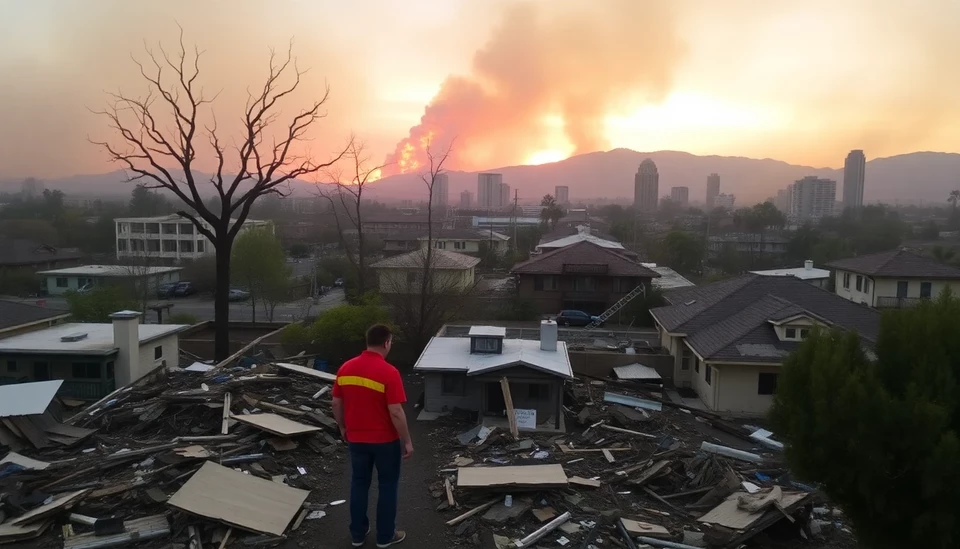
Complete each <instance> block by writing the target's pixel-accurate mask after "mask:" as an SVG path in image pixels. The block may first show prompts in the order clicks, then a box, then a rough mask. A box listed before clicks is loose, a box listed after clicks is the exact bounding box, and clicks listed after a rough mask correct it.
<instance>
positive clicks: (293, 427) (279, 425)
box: [233, 414, 320, 437]
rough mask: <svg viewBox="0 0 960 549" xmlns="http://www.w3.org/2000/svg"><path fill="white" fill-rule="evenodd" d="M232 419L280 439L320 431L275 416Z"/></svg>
mask: <svg viewBox="0 0 960 549" xmlns="http://www.w3.org/2000/svg"><path fill="white" fill-rule="evenodd" d="M233 419H235V420H237V421H239V422H241V423H246V424H247V425H251V426H253V427H256V428H257V429H260V430H263V431H266V432H268V433H272V434H274V435H278V436H282V437H290V436H294V435H302V434H304V433H313V432H315V431H319V430H320V427H315V426H313V425H307V424H305V423H300V422H299V421H293V420H290V419H287V418H285V417H283V416H278V415H277V414H250V415H236V416H233Z"/></svg>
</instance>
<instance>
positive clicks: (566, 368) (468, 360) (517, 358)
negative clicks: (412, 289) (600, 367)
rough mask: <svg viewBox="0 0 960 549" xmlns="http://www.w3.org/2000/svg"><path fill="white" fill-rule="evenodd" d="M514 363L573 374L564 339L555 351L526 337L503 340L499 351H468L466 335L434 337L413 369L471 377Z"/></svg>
mask: <svg viewBox="0 0 960 549" xmlns="http://www.w3.org/2000/svg"><path fill="white" fill-rule="evenodd" d="M516 365H520V366H526V367H528V368H532V369H534V370H540V371H542V372H546V373H548V374H553V375H556V376H559V377H563V378H572V377H573V368H571V367H570V357H569V355H567V344H566V343H565V342H563V341H558V342H557V350H556V351H544V350H542V349H541V348H540V342H539V341H537V340H529V339H504V340H503V353H502V354H492V353H473V354H471V353H470V338H468V337H434V338H432V339H430V343H428V344H427V347H426V348H425V349H424V350H423V353H421V354H420V358H418V359H417V363H416V364H415V365H414V367H413V369H414V370H419V371H426V372H464V373H466V374H467V375H468V376H473V375H478V374H483V373H486V372H492V371H496V370H500V369H503V368H508V367H510V366H516Z"/></svg>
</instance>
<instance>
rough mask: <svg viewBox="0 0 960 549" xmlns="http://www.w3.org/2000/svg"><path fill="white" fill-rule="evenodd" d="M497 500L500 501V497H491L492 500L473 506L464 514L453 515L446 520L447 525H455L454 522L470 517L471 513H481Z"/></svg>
mask: <svg viewBox="0 0 960 549" xmlns="http://www.w3.org/2000/svg"><path fill="white" fill-rule="evenodd" d="M499 501H500V498H496V499H492V500H490V501H488V502H486V503H484V504H483V505H479V506H477V507H474V508H473V509H470V510H469V511H467V512H466V513H464V514H462V515H460V516H458V517H454V518H452V519H450V520H448V521H447V526H454V525H456V524H459V523H461V522H463V521H465V520H467V519H468V518H470V517H472V516H473V515H476V514H478V513H482V512H484V511H486V510H487V509H489V508H491V507H493V506H494V504H496V503H498V502H499Z"/></svg>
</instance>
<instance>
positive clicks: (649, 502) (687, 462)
mask: <svg viewBox="0 0 960 549" xmlns="http://www.w3.org/2000/svg"><path fill="white" fill-rule="evenodd" d="M564 404H565V405H564V412H565V414H566V418H565V419H566V425H567V433H565V434H557V433H536V432H534V433H531V432H526V433H523V434H522V436H521V438H520V440H515V439H514V438H513V437H512V436H511V435H510V433H509V432H506V431H504V430H500V431H497V430H494V431H493V432H489V433H488V432H485V429H481V428H480V427H474V428H473V429H467V430H464V428H463V427H464V425H469V423H468V421H470V420H471V419H473V420H475V417H471V416H470V415H469V414H466V413H462V414H461V413H458V411H456V410H455V411H453V412H452V413H451V414H450V416H448V417H445V418H443V419H442V420H438V422H437V423H438V427H437V429H436V431H435V433H434V436H435V441H436V444H437V449H436V451H437V453H438V458H439V461H440V463H442V465H441V468H440V470H439V471H438V478H439V480H438V481H437V482H435V483H434V484H432V485H431V486H430V487H429V490H430V492H431V494H432V495H433V496H434V497H435V498H437V500H438V503H441V504H440V505H439V506H438V510H439V511H440V512H442V513H443V514H444V515H445V516H448V517H449V520H448V522H447V524H448V525H449V526H450V527H451V528H456V535H458V536H461V538H460V541H461V542H462V543H463V544H464V545H473V544H476V543H481V544H484V543H486V544H488V545H484V546H485V547H486V546H490V547H493V546H496V547H499V548H505V547H527V546H534V545H536V546H537V547H582V548H595V549H597V548H603V547H674V548H682V549H687V548H690V547H708V548H734V547H740V546H744V545H745V544H746V545H748V546H750V545H752V546H762V547H776V546H777V544H778V543H782V544H784V545H783V547H796V545H794V544H795V543H805V544H807V546H810V547H818V546H817V545H816V543H818V541H821V540H822V539H823V537H824V536H840V537H843V541H845V542H849V543H855V541H854V539H853V536H852V535H851V534H850V533H849V530H847V529H844V528H843V527H842V524H841V520H842V519H840V518H834V515H832V511H830V510H829V509H828V508H827V507H825V499H824V497H823V496H822V494H820V493H819V492H818V491H817V490H816V488H815V487H812V486H807V485H804V484H802V483H798V482H796V481H794V480H793V479H792V477H791V475H790V473H789V471H788V470H787V468H786V465H785V462H784V459H783V455H782V445H780V444H779V443H773V438H772V436H773V434H772V433H770V432H769V431H762V430H761V431H758V428H757V427H754V426H751V425H741V424H739V423H737V422H735V421H732V420H730V419H727V418H722V417H720V416H718V415H716V414H714V413H711V412H708V411H705V410H697V409H692V408H689V407H687V406H683V405H680V404H676V403H673V402H671V401H670V400H669V399H665V398H664V396H663V395H662V394H661V393H659V392H658V391H657V390H656V389H654V388H651V387H649V386H643V385H641V384H637V383H636V382H629V381H618V380H612V379H611V380H602V381H601V380H595V379H585V378H579V379H577V380H575V381H574V382H573V383H572V384H571V385H570V386H569V388H568V390H567V394H566V396H565V400H564ZM754 423H756V422H754ZM758 432H759V434H758ZM548 465H554V466H556V465H559V466H561V467H562V473H561V475H560V476H561V477H562V476H564V475H565V476H566V477H567V478H566V485H564V483H563V482H562V480H563V479H562V478H560V479H558V478H556V475H553V476H550V475H546V473H545V472H544V471H545V470H544V468H543V467H544V466H548ZM479 467H483V468H487V470H485V471H484V475H482V477H483V478H484V479H486V480H485V482H477V481H476V480H475V479H476V477H477V475H470V478H471V482H470V483H469V485H457V483H455V482H454V483H451V480H456V479H457V478H458V477H459V478H465V477H464V472H465V471H469V470H470V469H473V468H479ZM541 478H542V479H543V483H541V482H540V481H539V479H541ZM448 500H449V501H451V502H452V501H455V502H456V505H448V504H447V503H446V502H447V501H448ZM828 527H829V529H828ZM804 540H807V541H804Z"/></svg>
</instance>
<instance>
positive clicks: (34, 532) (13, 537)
mask: <svg viewBox="0 0 960 549" xmlns="http://www.w3.org/2000/svg"><path fill="white" fill-rule="evenodd" d="M51 524H53V521H52V520H43V521H40V522H35V523H33V524H25V525H23V526H16V525H14V524H13V523H10V522H5V523H3V524H0V543H12V542H15V541H22V540H26V539H33V538H36V537H39V536H40V534H42V533H44V532H45V531H46V530H47V528H49V527H50V525H51Z"/></svg>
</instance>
